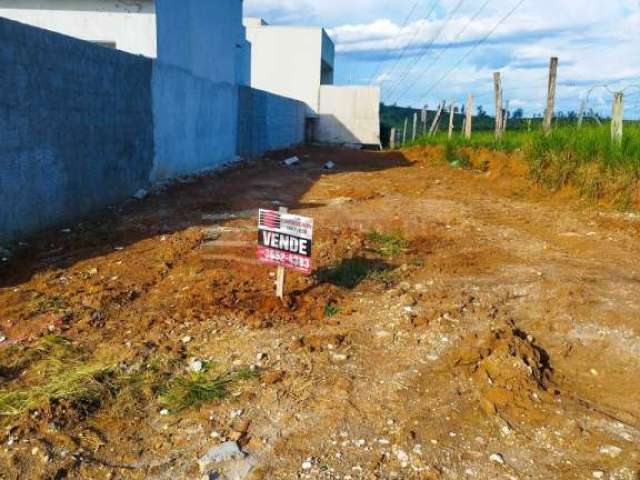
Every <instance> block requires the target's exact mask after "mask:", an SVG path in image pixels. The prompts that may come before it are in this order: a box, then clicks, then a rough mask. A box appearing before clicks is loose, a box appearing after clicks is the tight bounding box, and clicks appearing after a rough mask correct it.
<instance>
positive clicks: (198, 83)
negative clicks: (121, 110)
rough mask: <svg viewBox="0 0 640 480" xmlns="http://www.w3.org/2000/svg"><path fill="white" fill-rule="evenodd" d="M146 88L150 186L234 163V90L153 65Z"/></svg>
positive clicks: (164, 66) (233, 88) (235, 102)
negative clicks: (150, 84) (151, 132)
mask: <svg viewBox="0 0 640 480" xmlns="http://www.w3.org/2000/svg"><path fill="white" fill-rule="evenodd" d="M152 88H153V99H154V101H153V116H154V138H155V158H154V167H153V173H152V176H151V180H152V181H154V182H158V181H164V180H168V179H170V178H173V177H176V176H180V175H188V174H193V173H198V172H203V171H207V170H212V169H215V168H217V167H220V166H221V165H222V164H224V163H226V162H229V161H231V160H233V159H234V158H235V157H236V143H237V115H238V89H237V87H236V86H234V85H230V84H228V83H220V82H212V81H210V80H208V79H205V78H198V77H195V76H193V75H191V74H190V73H189V72H187V71H185V70H182V69H179V68H175V67H172V66H167V65H163V64H162V63H160V62H158V63H156V64H155V66H154V70H153V87H152Z"/></svg>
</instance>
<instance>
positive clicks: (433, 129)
mask: <svg viewBox="0 0 640 480" xmlns="http://www.w3.org/2000/svg"><path fill="white" fill-rule="evenodd" d="M442 110H444V102H442V103H440V104H439V105H438V111H437V112H436V116H435V118H434V119H433V123H432V124H431V128H430V129H429V136H432V135H433V134H434V133H436V131H437V130H438V125H439V124H440V115H442Z"/></svg>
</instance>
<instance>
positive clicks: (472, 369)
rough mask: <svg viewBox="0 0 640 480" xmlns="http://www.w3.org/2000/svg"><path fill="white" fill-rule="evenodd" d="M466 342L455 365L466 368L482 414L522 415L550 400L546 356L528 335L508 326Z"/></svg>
mask: <svg viewBox="0 0 640 480" xmlns="http://www.w3.org/2000/svg"><path fill="white" fill-rule="evenodd" d="M470 343H471V345H470V348H466V347H465V348H464V349H463V350H462V351H461V353H460V357H459V360H458V365H461V366H465V367H467V368H468V369H469V374H470V376H471V378H472V380H473V383H474V384H475V386H476V387H477V389H478V394H479V400H480V404H481V406H482V408H483V410H484V411H485V412H486V413H488V414H490V415H492V414H496V413H499V412H500V413H506V414H507V415H511V414H516V413H518V414H522V411H523V410H527V411H529V410H537V406H539V405H541V404H542V403H544V402H546V401H548V400H550V399H551V398H552V393H551V392H550V390H551V387H552V374H553V369H552V368H551V365H550V362H549V356H548V355H547V353H546V352H545V351H544V350H543V349H541V348H540V347H539V346H537V345H535V343H534V340H533V338H532V337H531V336H528V335H526V334H525V333H524V332H522V331H521V330H518V329H517V328H515V326H514V325H513V324H511V323H508V324H506V325H505V326H504V327H500V328H498V329H494V330H492V331H491V332H490V333H488V334H487V335H486V336H485V337H484V338H481V337H480V336H475V338H474V339H473V341H472V342H470Z"/></svg>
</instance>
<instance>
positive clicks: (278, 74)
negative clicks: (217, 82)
mask: <svg viewBox="0 0 640 480" xmlns="http://www.w3.org/2000/svg"><path fill="white" fill-rule="evenodd" d="M244 26H245V27H246V29H247V41H248V42H249V44H250V56H251V73H250V83H251V86H252V87H253V88H257V89H260V90H265V91H267V92H272V93H276V94H278V95H283V96H285V97H289V98H295V99H296V100H300V101H302V102H304V103H306V104H307V106H308V107H309V113H310V114H317V113H318V109H319V103H318V102H319V95H318V92H319V91H320V85H332V84H333V65H334V56H335V48H334V45H333V41H332V40H331V38H329V35H327V33H326V32H325V31H324V29H323V28H320V27H294V26H281V25H269V24H268V23H267V22H266V21H264V20H263V19H261V18H252V17H249V18H245V19H244Z"/></svg>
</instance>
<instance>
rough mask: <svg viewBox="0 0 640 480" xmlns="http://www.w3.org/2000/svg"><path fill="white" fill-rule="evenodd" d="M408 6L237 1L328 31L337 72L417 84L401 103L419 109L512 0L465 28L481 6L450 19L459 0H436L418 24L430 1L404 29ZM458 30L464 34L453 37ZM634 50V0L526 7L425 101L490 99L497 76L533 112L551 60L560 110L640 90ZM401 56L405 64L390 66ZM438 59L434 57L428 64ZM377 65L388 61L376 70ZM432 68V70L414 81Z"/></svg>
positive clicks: (637, 38) (528, 1)
mask: <svg viewBox="0 0 640 480" xmlns="http://www.w3.org/2000/svg"><path fill="white" fill-rule="evenodd" d="M414 1H415V0H396V1H395V2H392V3H391V2H389V1H388V0H384V1H383V0H350V1H344V0H323V1H321V2H318V1H315V0H245V4H246V9H247V10H248V11H250V12H253V13H262V14H265V15H272V16H271V17H270V18H267V20H268V21H272V22H274V23H277V22H280V21H282V22H298V23H306V24H319V25H323V26H325V27H327V28H328V29H329V32H330V34H331V36H332V38H333V39H334V41H335V42H336V50H337V52H338V55H339V57H338V59H337V61H338V71H340V68H341V67H340V65H341V64H342V65H345V66H346V69H348V71H349V76H351V72H352V71H354V70H356V71H360V72H361V73H360V74H359V78H363V79H366V81H368V79H369V78H370V77H371V76H372V75H373V76H374V77H377V81H379V82H384V85H385V86H386V88H385V90H388V89H389V85H394V84H396V83H399V86H398V88H397V90H398V92H399V93H402V91H403V90H405V89H407V87H408V86H410V85H411V84H415V86H414V87H413V88H411V89H408V90H409V91H408V92H406V93H405V94H404V95H403V97H402V100H401V102H404V103H413V104H417V103H418V102H421V101H422V100H423V98H422V96H423V94H424V92H425V91H427V90H428V89H429V86H430V85H431V84H432V83H433V82H434V81H435V79H437V78H438V77H439V76H441V75H442V74H444V73H446V72H447V71H448V70H449V69H450V68H452V67H453V66H455V64H456V63H457V62H458V60H460V59H461V58H462V56H463V55H464V54H465V53H466V52H467V51H468V48H469V47H470V45H472V44H473V43H474V42H476V41H478V40H479V39H481V38H483V37H484V35H486V32H488V31H489V30H490V29H491V28H492V27H493V26H494V25H495V24H496V23H497V22H498V21H499V19H500V18H502V16H503V15H504V14H505V13H506V12H507V11H508V10H509V9H510V8H511V7H512V6H513V5H514V4H515V3H516V1H517V0H492V1H491V2H490V3H489V4H488V7H487V8H486V10H484V11H483V12H482V13H481V15H479V16H478V18H476V19H474V20H473V21H471V20H470V19H471V17H472V16H473V15H474V13H475V12H476V11H477V10H478V8H479V7H480V5H481V2H480V1H478V0H466V2H465V3H464V4H463V6H462V8H461V9H460V13H459V14H458V15H456V16H455V18H453V19H452V20H451V21H450V22H447V19H448V16H447V14H448V12H450V11H451V10H452V8H453V7H454V5H456V4H457V3H458V1H459V0H441V1H440V5H441V8H439V9H437V10H436V12H435V14H434V15H433V17H432V18H429V19H425V18H423V17H424V14H425V12H426V11H428V7H429V5H430V4H431V1H432V0H421V2H420V3H419V6H418V8H417V9H416V13H415V14H414V15H413V17H412V18H411V20H410V21H409V22H408V24H407V25H406V26H403V25H402V24H403V20H404V18H405V16H406V14H407V12H408V11H409V9H410V7H411V6H412V5H413V3H414ZM467 24H468V26H467ZM443 27H445V28H444V29H443ZM465 27H466V29H465V32H464V34H463V35H461V36H460V37H459V38H456V35H457V33H458V32H459V31H460V30H462V29H463V28H465ZM440 29H443V30H442V33H441V34H440V35H439V36H438V38H437V40H436V41H435V43H434V45H433V46H432V48H431V49H429V51H425V46H426V45H428V44H429V42H430V40H431V39H433V38H434V37H435V36H436V34H437V33H438V32H439V31H440ZM449 42H453V45H452V47H451V48H448V49H447V50H446V52H445V51H443V50H442V48H443V46H445V45H447V44H448V43H449ZM637 45H640V3H639V2H638V0H609V1H607V2H603V1H602V0H564V1H562V0H525V3H524V4H523V5H522V7H521V8H520V9H518V10H517V12H516V13H515V14H514V15H513V16H512V17H510V18H509V19H508V20H507V21H506V22H505V23H504V24H503V25H501V26H500V27H499V28H498V30H497V31H496V32H495V34H494V35H492V37H491V39H490V41H489V42H487V44H486V45H482V46H481V47H479V48H477V50H475V51H474V52H473V54H472V55H470V56H469V58H468V59H467V60H465V61H464V62H463V63H462V64H461V65H460V66H459V67H458V68H456V69H455V70H453V71H452V73H451V75H450V76H447V77H446V79H445V81H443V82H442V85H440V86H439V87H438V88H436V89H434V92H433V94H432V96H433V98H440V97H445V98H446V97H448V96H450V95H463V94H464V93H465V92H467V91H468V90H470V89H471V88H474V89H478V90H480V92H479V94H482V93H485V92H487V91H488V92H490V89H491V81H490V79H491V74H492V72H493V70H494V69H499V70H501V71H502V72H503V77H504V83H505V88H506V91H507V94H509V90H511V92H512V98H513V99H514V102H516V103H514V104H515V105H519V106H529V107H530V108H533V106H534V105H537V107H536V108H539V107H540V102H541V98H543V97H544V88H545V79H544V77H545V75H546V68H547V64H548V61H549V57H550V56H558V57H559V58H560V77H559V80H560V83H561V86H560V90H559V99H560V102H565V104H566V105H567V108H568V106H569V105H572V104H575V103H576V102H578V101H579V97H580V96H581V95H584V94H585V92H586V90H587V88H588V87H589V86H590V85H592V84H596V83H605V82H612V88H613V87H616V88H619V87H620V86H625V85H628V84H630V83H634V79H636V80H635V84H639V85H640V49H638V48H637ZM401 52H404V54H405V58H404V59H402V60H401V61H398V60H397V57H398V55H400V53H401ZM416 55H417V57H416ZM438 56H441V57H442V58H440V59H439V60H438V61H437V62H434V57H438ZM382 60H387V62H386V63H385V64H382V65H381V64H380V62H381V61H382ZM431 63H433V67H432V68H431V69H430V70H429V73H428V75H426V76H424V78H422V77H421V75H424V71H425V69H426V68H427V66H429V65H430V64H431ZM380 65H381V66H380ZM393 65H396V66H395V68H392V66H393ZM378 67H380V68H378ZM374 73H375V75H374ZM374 80H375V78H374ZM616 80H617V83H616V84H613V82H614V81H616ZM570 82H574V85H573V86H572V85H570ZM394 95H395V94H394ZM394 95H392V96H394ZM609 95H610V94H609V93H608V92H607V91H606V90H604V93H596V94H594V97H593V98H598V99H599V100H598V101H600V100H602V101H603V102H605V103H604V105H603V107H602V108H606V102H607V101H608V100H607V98H608V96H609ZM431 100H432V101H433V99H431ZM595 101H596V100H594V102H595ZM638 113H639V114H640V112H638Z"/></svg>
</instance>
